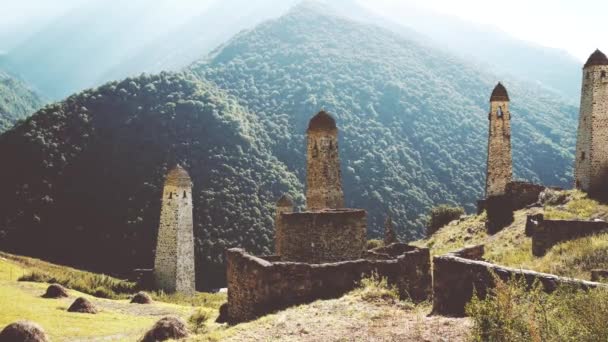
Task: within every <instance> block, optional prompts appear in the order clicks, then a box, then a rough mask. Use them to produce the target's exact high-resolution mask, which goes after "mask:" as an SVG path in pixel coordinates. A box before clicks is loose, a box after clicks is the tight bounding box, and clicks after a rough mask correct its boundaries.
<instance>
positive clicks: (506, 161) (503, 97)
mask: <svg viewBox="0 0 608 342" xmlns="http://www.w3.org/2000/svg"><path fill="white" fill-rule="evenodd" d="M488 118H489V122H490V124H489V133H488V164H487V174H486V198H488V197H492V196H499V195H504V193H505V189H506V187H507V184H508V183H509V182H511V180H512V178H513V161H512V156H511V113H510V112H509V94H508V93H507V89H506V88H505V87H504V86H503V85H502V83H500V82H499V83H498V84H497V85H496V87H495V88H494V90H493V91H492V95H491V96H490V113H489V116H488Z"/></svg>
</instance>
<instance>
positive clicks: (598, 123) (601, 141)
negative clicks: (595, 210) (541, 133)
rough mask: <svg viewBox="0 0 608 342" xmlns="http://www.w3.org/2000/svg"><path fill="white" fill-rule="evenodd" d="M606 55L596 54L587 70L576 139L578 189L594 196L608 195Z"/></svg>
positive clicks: (575, 169)
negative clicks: (604, 61)
mask: <svg viewBox="0 0 608 342" xmlns="http://www.w3.org/2000/svg"><path fill="white" fill-rule="evenodd" d="M604 59H605V55H604V54H603V53H601V52H600V51H599V50H598V51H596V52H594V54H593V55H591V57H590V58H589V61H591V62H588V63H587V64H586V65H585V68H584V69H583V87H582V94H581V105H580V115H579V122H578V132H577V136H576V162H575V168H574V179H575V187H576V188H577V189H581V190H583V191H586V192H588V193H589V194H590V195H592V196H599V197H606V196H608V65H607V64H606V63H600V62H597V61H602V60H604Z"/></svg>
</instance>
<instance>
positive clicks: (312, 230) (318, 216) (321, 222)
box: [275, 111, 367, 264]
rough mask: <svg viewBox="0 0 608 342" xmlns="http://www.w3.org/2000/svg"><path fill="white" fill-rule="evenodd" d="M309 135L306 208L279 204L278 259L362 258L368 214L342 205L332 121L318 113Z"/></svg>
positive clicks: (285, 199)
mask: <svg viewBox="0 0 608 342" xmlns="http://www.w3.org/2000/svg"><path fill="white" fill-rule="evenodd" d="M307 133H308V140H307V143H308V146H307V154H308V155H307V172H308V173H307V177H306V181H307V191H306V204H307V210H306V211H304V212H293V203H292V201H291V199H289V198H288V197H283V198H281V199H280V200H279V201H278V202H277V210H276V215H277V216H276V218H275V252H276V254H277V255H278V256H279V257H280V259H281V260H282V261H293V262H303V263H312V264H319V263H326V262H337V261H346V260H357V259H360V258H361V256H362V255H363V252H364V250H365V246H366V242H367V232H366V231H367V213H366V212H365V210H362V209H347V208H344V195H343V193H342V181H341V179H340V178H341V176H340V158H339V156H338V129H337V128H336V122H335V121H334V119H333V118H332V117H331V116H330V115H329V114H327V113H326V112H323V111H321V112H320V113H318V114H317V115H315V116H314V117H313V118H312V119H311V120H310V124H309V126H308V131H307Z"/></svg>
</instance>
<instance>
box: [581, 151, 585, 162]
mask: <svg viewBox="0 0 608 342" xmlns="http://www.w3.org/2000/svg"><path fill="white" fill-rule="evenodd" d="M581 160H585V152H581Z"/></svg>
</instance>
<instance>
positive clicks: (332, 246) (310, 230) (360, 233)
mask: <svg viewBox="0 0 608 342" xmlns="http://www.w3.org/2000/svg"><path fill="white" fill-rule="evenodd" d="M280 225H281V226H280V231H281V234H280V235H278V236H277V238H278V239H280V241H279V243H278V246H280V250H279V251H277V253H278V254H279V255H280V256H281V259H282V260H283V261H294V262H307V263H313V264H318V263H324V262H337V261H345V260H356V259H359V258H361V256H362V255H363V251H364V250H365V247H366V244H367V232H366V229H367V213H366V211H365V210H360V209H330V210H321V211H306V212H299V213H282V214H281V219H280ZM345 241H348V243H345Z"/></svg>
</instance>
